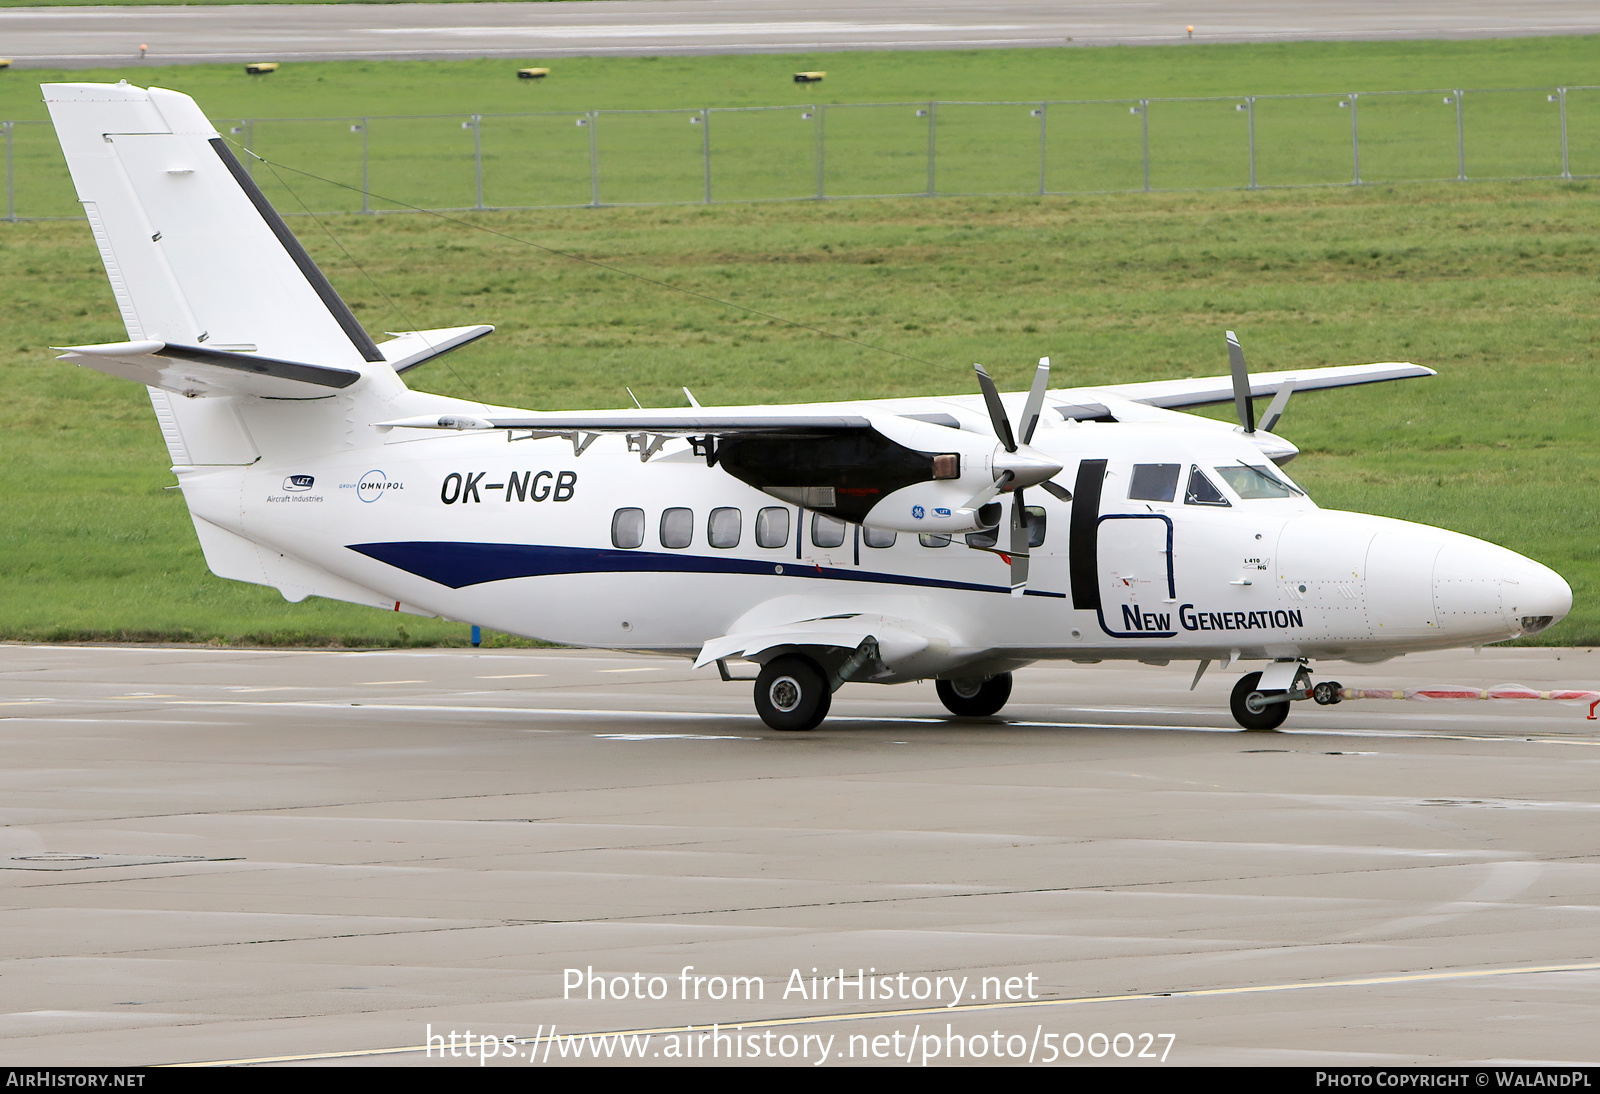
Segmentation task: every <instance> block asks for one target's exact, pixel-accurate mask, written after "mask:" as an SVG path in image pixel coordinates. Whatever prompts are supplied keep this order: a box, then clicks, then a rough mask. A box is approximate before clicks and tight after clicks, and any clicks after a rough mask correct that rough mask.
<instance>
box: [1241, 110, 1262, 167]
mask: <svg viewBox="0 0 1600 1094" xmlns="http://www.w3.org/2000/svg"><path fill="white" fill-rule="evenodd" d="M1244 118H1245V122H1246V124H1248V125H1249V127H1250V189H1252V190H1259V189H1260V187H1259V186H1257V185H1256V97H1255V96H1254V95H1246V96H1245V97H1244Z"/></svg>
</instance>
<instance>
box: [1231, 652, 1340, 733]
mask: <svg viewBox="0 0 1600 1094" xmlns="http://www.w3.org/2000/svg"><path fill="white" fill-rule="evenodd" d="M1291 666H1292V667H1293V677H1292V679H1288V680H1287V681H1286V680H1285V678H1286V676H1287V674H1288V672H1289V671H1290V669H1291ZM1263 678H1266V683H1267V685H1268V686H1266V687H1263V686H1262V682H1263ZM1283 682H1287V683H1288V684H1289V686H1288V687H1287V688H1283V687H1277V688H1274V687H1271V685H1272V684H1274V683H1283ZM1343 698H1344V685H1343V684H1340V683H1339V682H1338V681H1337V680H1324V681H1322V682H1321V683H1320V684H1316V685H1313V684H1312V683H1311V670H1310V669H1308V668H1307V667H1306V666H1305V665H1303V664H1299V663H1297V662H1283V661H1280V662H1277V663H1276V664H1274V665H1273V666H1272V667H1271V668H1269V669H1268V670H1267V671H1266V672H1265V673H1260V672H1252V673H1250V674H1249V675H1247V676H1242V677H1240V678H1239V682H1238V683H1237V684H1235V685H1233V694H1232V696H1230V697H1229V700H1228V706H1229V708H1230V709H1231V710H1232V711H1233V720H1234V721H1236V722H1238V723H1239V725H1241V726H1243V727H1244V728H1245V729H1277V728H1278V727H1279V726H1281V725H1283V720H1284V719H1285V718H1287V717H1288V716H1289V704H1290V703H1292V702H1296V701H1298V700H1301V699H1312V700H1315V701H1316V703H1317V705H1318V706H1332V705H1333V704H1334V703H1337V702H1339V701H1340V700H1341V699H1343Z"/></svg>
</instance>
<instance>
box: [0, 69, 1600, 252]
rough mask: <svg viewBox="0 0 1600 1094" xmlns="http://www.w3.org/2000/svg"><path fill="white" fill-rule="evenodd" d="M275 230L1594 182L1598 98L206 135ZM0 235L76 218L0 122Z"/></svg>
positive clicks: (729, 114) (301, 125)
mask: <svg viewBox="0 0 1600 1094" xmlns="http://www.w3.org/2000/svg"><path fill="white" fill-rule="evenodd" d="M216 124H217V126H218V128H219V130H220V131H221V132H223V133H224V134H227V135H228V136H229V137H230V138H231V139H232V140H233V141H235V142H236V143H237V144H239V145H240V146H242V147H243V148H245V149H248V150H250V151H253V152H255V153H257V154H258V155H260V156H262V157H264V158H265V160H268V161H274V162H276V163H280V164H286V165H290V166H291V167H294V168H299V169H300V170H301V171H305V172H310V174H311V175H314V176H318V177H310V175H307V174H300V173H296V172H295V171H291V170H284V169H282V168H275V167H273V166H271V165H270V164H268V163H266V162H263V161H261V160H257V159H255V158H253V157H250V156H243V157H241V158H243V159H244V160H245V161H246V163H247V164H248V165H249V167H250V170H251V172H252V173H253V175H254V176H255V178H256V180H257V182H258V183H259V184H260V185H261V187H262V189H263V190H265V191H266V192H267V194H268V196H269V197H270V198H271V199H272V200H273V202H274V204H276V205H277V206H278V208H279V209H280V210H281V211H283V212H284V213H288V214H292V213H298V212H316V213H336V212H360V213H373V212H384V211H391V210H399V209H405V208H410V207H415V208H426V209H434V210H465V209H534V208H560V207H574V206H601V205H664V204H689V203H706V204H710V203H714V202H747V201H792V200H804V199H813V200H817V199H827V198H848V197H892V196H913V195H927V196H930V197H931V196H935V195H1001V194H1074V193H1105V192H1120V191H1140V190H1144V191H1150V190H1208V189H1259V188H1266V187H1287V186H1332V185H1357V186H1359V185H1363V184H1372V183H1395V182H1421V181H1437V180H1462V181H1465V180H1468V179H1529V178H1559V179H1572V178H1593V177H1600V87H1587V86H1586V87H1548V88H1517V89H1496V90H1464V89H1444V90H1437V91H1383V92H1350V93H1347V94H1342V95H1246V96H1243V97H1239V98H1228V97H1207V98H1152V99H1102V100H1048V101H1036V102H950V101H934V102H914V103H870V104H868V103H852V104H846V105H833V106H824V105H814V106H777V107H711V108H706V109H699V110H591V111H585V112H581V113H534V114H470V115H460V114H457V115H437V116H390V117H363V118H353V117H352V118H270V119H268V118H254V119H219V120H217V123H216ZM0 130H3V133H4V137H5V180H6V181H5V219H7V220H20V219H36V218H54V217H66V216H77V215H79V211H78V207H77V203H76V201H75V199H74V196H73V191H72V186H71V182H70V180H69V179H68V177H67V171H66V165H65V163H64V162H63V161H62V158H61V152H60V149H59V147H58V146H57V145H56V141H55V134H54V132H53V131H52V130H51V128H50V126H49V124H48V123H46V122H0Z"/></svg>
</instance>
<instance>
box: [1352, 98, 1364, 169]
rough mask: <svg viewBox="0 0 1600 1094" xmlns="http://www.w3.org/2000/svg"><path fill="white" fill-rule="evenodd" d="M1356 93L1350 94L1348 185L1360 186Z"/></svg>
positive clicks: (1359, 147)
mask: <svg viewBox="0 0 1600 1094" xmlns="http://www.w3.org/2000/svg"><path fill="white" fill-rule="evenodd" d="M1357 94H1359V93H1358V92H1355V91H1352V92H1351V93H1350V170H1351V172H1352V176H1351V180H1350V185H1351V186H1360V185H1361V128H1360V125H1359V124H1358V123H1357V121H1356V96H1357Z"/></svg>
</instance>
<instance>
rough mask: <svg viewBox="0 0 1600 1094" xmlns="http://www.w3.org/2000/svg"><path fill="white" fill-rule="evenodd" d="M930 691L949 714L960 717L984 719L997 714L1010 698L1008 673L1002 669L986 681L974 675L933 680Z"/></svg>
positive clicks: (1009, 675)
mask: <svg viewBox="0 0 1600 1094" xmlns="http://www.w3.org/2000/svg"><path fill="white" fill-rule="evenodd" d="M933 690H935V691H937V692H938V693H939V702H941V703H943V704H944V708H945V709H946V710H948V711H949V712H950V713H951V714H957V715H960V716H961V717H963V718H987V717H988V716H989V715H991V714H997V713H999V711H1000V708H1001V707H1003V706H1005V705H1006V700H1007V699H1009V698H1011V674H1010V673H1009V672H1002V673H1000V674H999V675H998V676H991V677H989V679H987V680H985V679H983V678H982V677H979V676H974V677H970V678H968V679H966V680H935V681H934V682H933Z"/></svg>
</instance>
